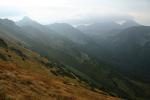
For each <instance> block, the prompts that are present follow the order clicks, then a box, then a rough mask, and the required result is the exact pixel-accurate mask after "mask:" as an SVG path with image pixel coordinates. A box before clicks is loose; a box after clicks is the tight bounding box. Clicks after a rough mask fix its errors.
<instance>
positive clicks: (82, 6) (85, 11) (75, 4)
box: [0, 0, 150, 25]
mask: <svg viewBox="0 0 150 100" xmlns="http://www.w3.org/2000/svg"><path fill="white" fill-rule="evenodd" d="M23 16H29V17H31V18H32V19H35V20H36V21H38V22H40V23H43V24H47V23H53V22H68V23H72V24H89V23H94V22H98V21H101V20H104V19H110V20H124V19H134V20H136V21H137V22H139V23H141V24H145V25H150V0H0V18H9V19H13V20H19V19H21V18H22V17H23Z"/></svg>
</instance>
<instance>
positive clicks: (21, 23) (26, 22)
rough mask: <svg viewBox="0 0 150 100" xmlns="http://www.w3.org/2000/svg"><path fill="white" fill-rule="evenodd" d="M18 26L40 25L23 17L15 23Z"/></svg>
mask: <svg viewBox="0 0 150 100" xmlns="http://www.w3.org/2000/svg"><path fill="white" fill-rule="evenodd" d="M16 24H17V25H18V26H34V25H40V24H39V23H38V22H36V21H34V20H32V19H31V18H29V17H28V16H25V17H23V19H21V20H20V21H18V22H16Z"/></svg>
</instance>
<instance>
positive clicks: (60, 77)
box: [0, 38, 120, 100]
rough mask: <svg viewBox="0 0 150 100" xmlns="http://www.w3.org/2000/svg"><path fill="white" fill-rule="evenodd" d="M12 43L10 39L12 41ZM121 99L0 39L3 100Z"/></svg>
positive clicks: (1, 95)
mask: <svg viewBox="0 0 150 100" xmlns="http://www.w3.org/2000/svg"><path fill="white" fill-rule="evenodd" d="M9 40H10V39H9ZM106 99H107V100H120V99H119V98H116V97H112V96H110V95H108V94H107V93H106V92H103V91H101V90H98V89H95V90H91V87H90V86H89V85H88V84H87V83H85V82H84V81H82V80H80V79H79V78H78V77H77V76H76V75H75V74H74V73H72V72H71V71H69V70H67V69H65V68H61V66H57V64H56V63H54V62H50V61H49V60H48V59H46V58H44V57H41V56H40V55H39V54H37V53H35V52H32V51H30V50H28V49H26V48H24V47H22V46H21V45H18V43H16V42H14V43H10V42H9V41H7V40H4V39H2V38H1V39H0V100H106Z"/></svg>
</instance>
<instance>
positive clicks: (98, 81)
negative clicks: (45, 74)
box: [0, 17, 150, 100]
mask: <svg viewBox="0 0 150 100" xmlns="http://www.w3.org/2000/svg"><path fill="white" fill-rule="evenodd" d="M149 36H150V26H143V25H140V24H138V23H136V22H135V21H133V20H127V21H125V22H124V23H123V24H118V23H116V22H99V23H94V24H90V25H80V26H77V27H73V26H71V25H69V24H67V23H54V24H49V25H42V24H40V23H38V22H36V21H34V20H32V19H30V18H28V17H25V18H23V19H22V20H20V21H18V22H13V21H11V20H8V19H0V37H1V38H2V39H6V40H7V41H8V44H9V45H12V44H13V43H12V42H14V43H15V44H17V47H18V46H19V47H20V46H21V48H22V47H23V48H26V49H28V50H31V51H32V52H37V53H38V54H40V55H41V56H43V57H45V58H46V59H48V61H49V62H52V63H53V64H54V65H55V66H56V65H57V66H58V65H59V66H61V68H65V69H67V70H69V71H71V72H72V73H74V74H75V75H76V76H78V77H79V79H80V80H82V81H84V82H85V83H87V84H88V85H89V87H92V88H93V89H94V91H95V90H96V89H99V90H102V91H105V92H106V93H108V94H109V95H111V96H115V97H120V98H124V99H128V100H148V98H150V94H149V93H150V85H149V83H150V80H149V79H150V77H149V76H150V72H149V70H150V68H149V64H150V63H149V58H150V54H149V49H150V45H149V43H150V42H149V41H150V38H149ZM11 50H12V51H13V52H14V51H16V49H11ZM19 54H20V53H19ZM21 55H22V56H23V54H22V53H21ZM23 57H24V56H23ZM3 58H4V57H3V56H1V59H3ZM23 59H26V57H25V58H23ZM3 60H5V58H4V59H3ZM44 64H45V63H44ZM53 64H52V65H53ZM31 66H32V65H31ZM95 100H96V99H95Z"/></svg>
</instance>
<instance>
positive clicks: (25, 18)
mask: <svg viewBox="0 0 150 100" xmlns="http://www.w3.org/2000/svg"><path fill="white" fill-rule="evenodd" d="M22 20H24V21H32V19H31V18H29V17H28V16H24V17H23V19H22Z"/></svg>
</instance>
